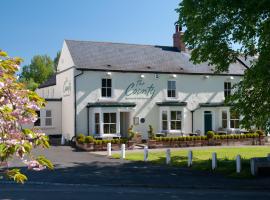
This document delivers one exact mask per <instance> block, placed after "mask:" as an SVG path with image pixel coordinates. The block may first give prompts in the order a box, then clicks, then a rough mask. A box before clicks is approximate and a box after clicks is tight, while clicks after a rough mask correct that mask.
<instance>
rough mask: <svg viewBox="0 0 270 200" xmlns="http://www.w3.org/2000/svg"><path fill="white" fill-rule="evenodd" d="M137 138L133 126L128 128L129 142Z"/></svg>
mask: <svg viewBox="0 0 270 200" xmlns="http://www.w3.org/2000/svg"><path fill="white" fill-rule="evenodd" d="M134 136H135V132H134V131H133V126H132V125H131V126H130V127H129V128H128V140H132V139H133V138H134Z"/></svg>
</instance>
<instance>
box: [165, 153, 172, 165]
mask: <svg viewBox="0 0 270 200" xmlns="http://www.w3.org/2000/svg"><path fill="white" fill-rule="evenodd" d="M170 163H171V150H170V149H167V150H166V164H167V165H169V164H170Z"/></svg>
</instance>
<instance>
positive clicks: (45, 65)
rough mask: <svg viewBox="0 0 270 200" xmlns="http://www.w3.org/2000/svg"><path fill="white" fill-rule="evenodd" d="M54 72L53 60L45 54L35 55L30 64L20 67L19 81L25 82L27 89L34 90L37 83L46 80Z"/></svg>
mask: <svg viewBox="0 0 270 200" xmlns="http://www.w3.org/2000/svg"><path fill="white" fill-rule="evenodd" d="M54 72H55V65H54V61H53V60H52V59H51V58H50V57H49V56H47V55H36V56H34V57H33V58H32V60H31V63H30V65H26V66H24V67H23V69H22V73H21V76H20V81H21V82H24V83H26V85H27V87H28V89H31V90H35V89H36V88H37V87H38V85H39V84H41V83H43V82H45V81H46V80H48V78H49V77H50V76H51V75H52V74H53V73H54Z"/></svg>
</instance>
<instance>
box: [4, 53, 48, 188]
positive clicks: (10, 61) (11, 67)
mask: <svg viewBox="0 0 270 200" xmlns="http://www.w3.org/2000/svg"><path fill="white" fill-rule="evenodd" d="M20 63H21V59H20V58H10V57H8V55H7V54H6V53H5V52H3V51H0V166H1V168H0V173H1V174H3V175H5V176H6V177H7V178H9V179H13V180H14V181H16V182H18V183H23V182H24V181H26V180H27V177H26V175H24V174H22V173H21V172H20V170H19V169H10V168H9V167H8V161H10V160H11V159H13V158H14V157H18V158H19V159H20V160H21V161H22V162H23V163H24V164H25V165H27V166H28V168H29V169H33V170H36V171H39V170H42V169H45V168H46V167H47V168H49V169H53V165H52V163H51V162H50V161H49V160H47V159H46V158H45V157H44V156H38V157H35V156H34V155H33V154H32V153H31V152H32V150H33V149H34V148H36V147H41V148H48V147H49V143H48V137H47V136H45V134H44V133H42V132H40V131H39V130H38V129H35V128H29V129H26V128H24V127H25V125H29V124H32V123H33V122H35V121H36V120H37V114H36V111H37V110H39V109H40V108H42V107H44V105H45V101H44V99H42V98H41V97H39V96H38V95H37V94H36V93H35V92H33V91H29V90H27V89H25V85H24V84H23V83H20V82H18V81H17V78H16V76H15V73H16V72H17V71H18V69H19V65H20Z"/></svg>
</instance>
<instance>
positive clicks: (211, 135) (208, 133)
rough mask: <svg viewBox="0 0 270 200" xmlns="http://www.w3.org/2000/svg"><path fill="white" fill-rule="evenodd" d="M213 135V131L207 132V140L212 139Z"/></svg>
mask: <svg viewBox="0 0 270 200" xmlns="http://www.w3.org/2000/svg"><path fill="white" fill-rule="evenodd" d="M214 135H215V132H214V131H207V133H206V136H207V138H208V139H212V138H213V137H214Z"/></svg>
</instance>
